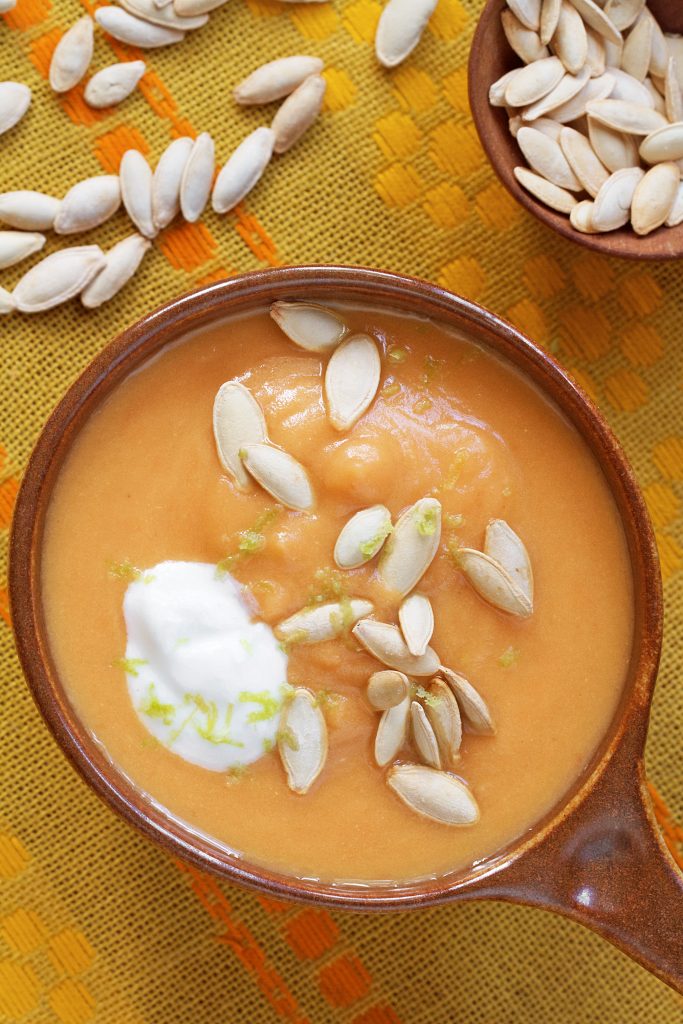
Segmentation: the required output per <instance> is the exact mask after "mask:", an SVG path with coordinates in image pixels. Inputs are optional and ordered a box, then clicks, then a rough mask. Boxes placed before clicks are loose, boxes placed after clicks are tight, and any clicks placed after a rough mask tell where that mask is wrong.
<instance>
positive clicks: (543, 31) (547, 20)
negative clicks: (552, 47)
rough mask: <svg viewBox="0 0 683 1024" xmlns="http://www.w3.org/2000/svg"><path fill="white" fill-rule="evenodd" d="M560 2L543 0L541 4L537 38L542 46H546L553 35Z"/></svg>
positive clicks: (557, 20) (559, 0) (560, 7)
mask: <svg viewBox="0 0 683 1024" xmlns="http://www.w3.org/2000/svg"><path fill="white" fill-rule="evenodd" d="M561 10H562V0H543V2H542V4H541V17H540V28H539V33H538V34H539V37H540V40H541V42H542V43H543V45H544V46H547V45H548V43H549V42H550V40H551V39H552V38H553V36H554V35H555V30H556V28H557V23H558V22H559V20H560V11H561Z"/></svg>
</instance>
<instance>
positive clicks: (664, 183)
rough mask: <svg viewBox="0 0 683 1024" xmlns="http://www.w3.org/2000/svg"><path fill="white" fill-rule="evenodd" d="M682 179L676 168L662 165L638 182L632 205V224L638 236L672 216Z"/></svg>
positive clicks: (653, 168) (666, 164)
mask: <svg viewBox="0 0 683 1024" xmlns="http://www.w3.org/2000/svg"><path fill="white" fill-rule="evenodd" d="M680 180H681V175H680V171H679V168H678V165H677V164H675V163H661V164H656V165H655V166H654V167H651V168H650V170H649V171H648V172H647V173H646V174H645V175H644V176H643V177H642V178H641V179H640V181H639V182H638V184H637V186H636V190H635V192H634V193H633V200H632V202H631V224H632V226H633V230H634V231H635V233H636V234H637V235H649V233H650V232H651V231H654V230H655V228H658V227H661V226H662V224H664V223H665V221H666V219H667V217H668V216H669V214H670V213H671V210H672V207H673V205H674V202H675V201H676V195H677V193H678V185H679V182H680Z"/></svg>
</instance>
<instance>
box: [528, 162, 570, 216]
mask: <svg viewBox="0 0 683 1024" xmlns="http://www.w3.org/2000/svg"><path fill="white" fill-rule="evenodd" d="M513 174H514V176H515V178H516V179H517V181H518V182H519V183H520V185H521V186H522V188H525V189H526V190H527V192H530V193H531V195H532V196H535V198H536V199H540V200H541V202H542V203H545V205H546V206H550V207H551V209H553V210H557V211H558V212H559V213H570V212H571V209H572V206H574V204H575V203H576V199H575V198H574V196H573V195H572V194H571V192H567V191H566V189H563V188H559V187H558V186H557V185H553V184H552V182H550V181H547V180H546V179H545V178H542V177H541V175H540V174H534V172H533V171H530V170H529V168H528V167H515V168H514V171H513Z"/></svg>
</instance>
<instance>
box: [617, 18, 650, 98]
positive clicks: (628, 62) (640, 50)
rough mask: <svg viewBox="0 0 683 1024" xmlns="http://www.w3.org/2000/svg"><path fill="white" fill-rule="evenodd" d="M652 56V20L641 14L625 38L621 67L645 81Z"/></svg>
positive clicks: (639, 79)
mask: <svg viewBox="0 0 683 1024" xmlns="http://www.w3.org/2000/svg"><path fill="white" fill-rule="evenodd" d="M651 57H652V22H651V20H650V19H649V18H646V17H644V16H643V15H641V16H640V17H639V18H638V20H637V21H636V23H635V25H634V27H633V28H632V29H631V31H630V32H629V34H628V35H627V36H626V39H625V40H624V49H623V50H622V53H621V67H622V69H623V70H624V71H626V72H628V74H629V75H632V76H633V77H634V78H637V79H638V81H639V82H644V81H645V76H646V75H647V72H648V69H649V67H650V59H651Z"/></svg>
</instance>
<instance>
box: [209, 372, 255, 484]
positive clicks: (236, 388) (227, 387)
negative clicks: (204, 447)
mask: <svg viewBox="0 0 683 1024" xmlns="http://www.w3.org/2000/svg"><path fill="white" fill-rule="evenodd" d="M213 436H214V438H215V441H216V450H217V452H218V458H219V460H220V463H221V465H222V467H223V469H224V470H225V471H226V473H229V474H230V476H231V477H233V479H234V480H235V482H236V484H237V485H238V487H241V488H242V489H243V490H246V489H247V488H248V487H249V485H250V482H251V478H250V476H249V474H248V473H247V471H246V469H245V468H244V465H243V463H242V460H241V458H240V457H239V452H240V451H241V449H242V448H244V446H245V445H247V444H259V443H261V442H263V441H265V440H266V438H267V432H266V421H265V418H264V416H263V412H262V410H261V406H260V405H259V404H258V402H257V401H256V399H255V398H254V396H253V395H252V393H251V391H249V389H248V388H245V386H244V384H239V383H238V382H237V381H227V382H226V383H225V384H222V385H221V387H220V388H219V389H218V393H217V395H216V398H215V400H214V403H213Z"/></svg>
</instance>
